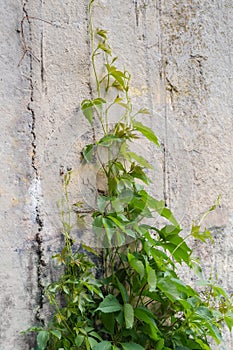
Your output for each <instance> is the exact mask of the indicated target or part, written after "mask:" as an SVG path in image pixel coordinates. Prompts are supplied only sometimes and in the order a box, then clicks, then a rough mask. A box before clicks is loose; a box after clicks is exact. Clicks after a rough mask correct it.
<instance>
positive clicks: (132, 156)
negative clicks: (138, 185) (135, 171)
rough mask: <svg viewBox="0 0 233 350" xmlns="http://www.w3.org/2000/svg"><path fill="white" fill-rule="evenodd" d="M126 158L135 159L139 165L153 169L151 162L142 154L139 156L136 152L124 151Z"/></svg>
mask: <svg viewBox="0 0 233 350" xmlns="http://www.w3.org/2000/svg"><path fill="white" fill-rule="evenodd" d="M124 155H125V156H126V157H127V158H128V159H134V160H136V162H137V163H138V164H139V165H141V166H142V167H143V168H147V169H153V167H152V166H151V164H150V163H149V162H148V161H147V160H146V159H145V158H144V157H142V156H139V155H138V154H136V153H134V152H126V153H125V154H124Z"/></svg>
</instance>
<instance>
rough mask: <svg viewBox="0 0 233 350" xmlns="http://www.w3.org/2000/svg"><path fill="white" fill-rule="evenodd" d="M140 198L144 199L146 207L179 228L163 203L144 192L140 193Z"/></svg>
mask: <svg viewBox="0 0 233 350" xmlns="http://www.w3.org/2000/svg"><path fill="white" fill-rule="evenodd" d="M140 193H141V194H142V196H143V197H144V199H145V201H146V203H147V205H148V206H149V207H150V208H151V209H154V210H155V211H156V212H157V213H158V214H159V215H160V216H162V217H165V218H166V219H167V220H169V221H170V222H171V223H172V224H173V225H174V226H175V227H177V228H179V224H178V222H177V221H176V219H175V217H174V215H173V214H172V212H171V210H170V209H168V208H166V207H165V203H164V201H162V200H161V201H159V200H157V199H155V198H153V197H152V196H150V195H149V194H148V193H147V192H146V191H141V192H140Z"/></svg>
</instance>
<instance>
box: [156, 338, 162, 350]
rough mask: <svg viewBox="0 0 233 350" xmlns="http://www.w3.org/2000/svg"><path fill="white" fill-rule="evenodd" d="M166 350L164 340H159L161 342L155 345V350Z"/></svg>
mask: <svg viewBox="0 0 233 350" xmlns="http://www.w3.org/2000/svg"><path fill="white" fill-rule="evenodd" d="M163 349H164V339H159V341H158V342H157V343H156V345H155V350H163Z"/></svg>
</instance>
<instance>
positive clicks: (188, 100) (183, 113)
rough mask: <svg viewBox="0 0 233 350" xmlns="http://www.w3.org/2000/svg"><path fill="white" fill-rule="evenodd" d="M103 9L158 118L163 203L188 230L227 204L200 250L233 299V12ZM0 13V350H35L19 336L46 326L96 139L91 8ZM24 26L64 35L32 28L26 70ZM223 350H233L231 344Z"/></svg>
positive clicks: (146, 0)
mask: <svg viewBox="0 0 233 350" xmlns="http://www.w3.org/2000/svg"><path fill="white" fill-rule="evenodd" d="M99 4H100V7H99V8H96V10H95V12H94V19H95V22H96V23H97V25H99V26H101V27H104V28H106V29H108V30H109V35H110V40H111V43H112V46H113V48H114V52H115V54H116V55H118V57H119V62H120V64H121V65H122V67H123V66H126V67H127V69H128V70H129V71H130V72H131V74H132V91H131V94H132V98H133V101H134V103H135V105H136V106H147V107H149V108H151V109H152V110H153V112H154V115H153V117H152V118H146V120H145V123H147V124H148V125H150V126H152V127H153V128H154V130H155V131H156V132H157V134H158V136H159V138H160V140H161V143H162V144H163V146H164V147H163V148H162V150H161V151H159V152H158V151H157V150H155V149H154V148H153V147H150V148H146V149H145V151H146V152H147V154H148V159H150V160H151V162H153V164H155V165H156V167H157V171H155V172H154V174H152V175H153V178H154V180H155V181H154V183H155V187H156V190H155V192H157V193H158V194H159V195H160V196H162V197H164V198H165V199H166V201H167V203H168V204H169V205H170V206H171V208H172V209H173V210H174V212H175V213H176V215H177V217H178V218H179V219H180V220H181V221H182V223H183V225H184V228H185V229H186V230H188V223H189V222H190V219H191V218H197V217H198V215H199V214H200V213H201V212H204V211H205V210H206V209H208V208H209V206H211V205H212V203H213V202H214V200H215V199H216V197H217V195H218V194H220V193H221V194H222V200H221V203H222V204H221V208H220V209H218V210H217V211H216V212H214V213H213V214H211V215H210V217H209V219H208V222H207V226H208V227H211V228H212V230H213V232H214V236H215V238H216V241H215V244H213V245H211V246H210V245H209V246H206V247H204V248H203V247H202V248H201V247H197V250H198V251H199V252H200V254H201V256H202V257H203V258H204V260H205V267H206V271H211V269H213V271H216V272H217V273H218V275H219V278H220V280H221V282H222V283H223V285H224V286H225V287H226V288H227V289H228V290H229V292H233V290H232V288H233V287H232V286H233V262H232V261H233V259H232V256H233V227H232V226H233V215H232V209H233V196H232V192H233V181H232V180H233V175H232V174H233V171H232V170H233V169H232V168H233V155H232V146H233V144H232V143H233V141H232V135H233V134H232V125H233V124H232V118H233V110H232V106H233V96H232V88H233V86H232V85H233V84H232V74H233V65H232V54H233V22H232V18H233V3H232V1H231V0H221V1H220V0H205V1H201V0H128V1H125V0H117V1H116V0H108V1H107V0H99ZM0 6H1V11H0V16H1V19H0V29H1V30H0V33H1V34H0V35H1V41H0V46H1V49H0V62H1V65H0V67H1V68H0V69H1V85H0V101H1V104H0V111H1V119H0V126H1V127H0V140H1V146H0V152H1V167H0V179H1V181H0V219H1V240H0V254H1V255H0V256H1V264H0V279H1V284H0V350H13V349H14V350H27V349H31V347H33V340H32V339H31V338H30V337H22V336H21V335H19V332H20V331H21V330H23V329H25V328H27V327H29V326H31V325H33V324H35V323H38V322H41V323H43V322H44V321H45V320H46V318H47V307H46V305H45V304H44V299H43V293H44V286H45V285H46V283H47V282H48V281H49V280H51V278H53V272H52V271H51V255H52V254H53V252H55V251H56V250H57V249H59V246H60V240H61V238H60V231H59V228H60V226H61V224H60V219H59V214H58V209H57V201H59V199H60V197H61V178H60V175H59V173H60V168H61V167H65V168H66V167H72V168H73V169H75V170H76V171H77V178H78V176H79V175H80V158H79V152H80V150H81V148H82V147H83V146H84V145H85V144H86V143H88V140H89V141H90V140H91V138H92V134H91V132H90V130H89V128H88V125H87V124H86V122H85V121H84V120H83V118H82V117H81V114H80V108H79V106H80V102H81V101H82V99H83V98H88V97H89V96H90V95H91V93H92V87H93V84H92V76H91V74H90V64H89V51H90V49H89V42H88V22H87V0H85V1H84V0H82V1H81V0H80V1H77V0H50V1H44V0H24V1H23V0H0ZM24 16H30V17H33V16H34V17H37V18H42V19H44V20H47V21H49V22H51V23H52V24H53V25H51V24H49V23H46V22H43V21H38V20H36V19H32V18H26V19H25V20H24V23H23V24H24V34H25V39H26V43H27V45H28V46H30V48H31V50H32V53H33V55H34V56H35V58H33V57H32V55H31V56H30V55H28V53H29V51H28V52H27V54H26V55H25V57H24V58H23V60H22V61H21V63H20V65H19V66H18V63H19V62H20V60H21V57H22V55H23V53H24V47H23V42H22V35H21V34H22V33H20V31H21V20H22V18H23V17H24ZM29 50H30V49H29ZM90 83H91V85H90ZM145 147H146V146H145ZM84 182H85V181H84ZM82 188H83V187H82V186H81V191H80V193H81V194H79V196H81V197H84V199H85V200H87V199H86V198H85V195H88V189H84V190H82ZM84 188H85V187H84ZM151 190H152V191H154V188H152V189H151ZM221 349H226V350H231V349H233V339H232V337H231V336H230V335H229V334H228V333H227V332H226V335H225V344H224V345H223V346H222V347H221Z"/></svg>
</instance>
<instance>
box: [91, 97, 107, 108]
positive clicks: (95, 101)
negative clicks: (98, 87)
mask: <svg viewBox="0 0 233 350" xmlns="http://www.w3.org/2000/svg"><path fill="white" fill-rule="evenodd" d="M93 103H94V105H95V106H99V105H102V104H104V103H107V101H106V100H104V99H103V98H101V97H97V98H95V99H94V100H93Z"/></svg>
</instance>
